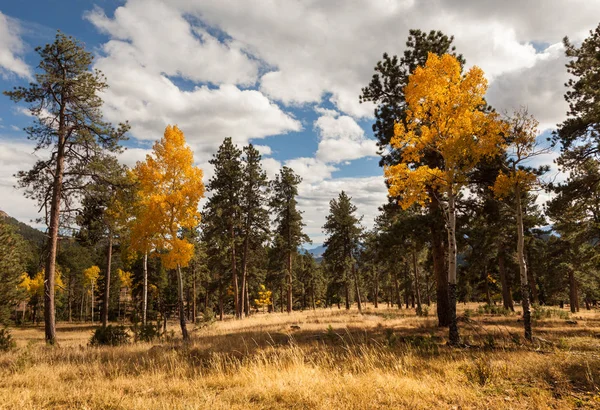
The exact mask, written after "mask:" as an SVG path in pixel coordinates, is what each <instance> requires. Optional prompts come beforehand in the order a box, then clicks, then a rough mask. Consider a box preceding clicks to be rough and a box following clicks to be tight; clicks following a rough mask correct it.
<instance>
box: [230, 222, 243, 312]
mask: <svg viewBox="0 0 600 410" xmlns="http://www.w3.org/2000/svg"><path fill="white" fill-rule="evenodd" d="M229 232H230V234H231V273H232V276H231V281H232V286H233V305H234V310H235V317H236V318H238V319H240V318H241V317H242V310H241V308H240V300H239V298H240V290H239V288H238V278H237V266H236V260H235V259H236V258H235V232H234V230H233V225H231V226H230V227H229Z"/></svg>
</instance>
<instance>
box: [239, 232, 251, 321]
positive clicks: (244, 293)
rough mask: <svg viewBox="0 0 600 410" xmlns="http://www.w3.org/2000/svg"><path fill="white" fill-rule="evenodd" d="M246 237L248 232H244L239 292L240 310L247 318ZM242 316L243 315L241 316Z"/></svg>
mask: <svg viewBox="0 0 600 410" xmlns="http://www.w3.org/2000/svg"><path fill="white" fill-rule="evenodd" d="M248 235H249V232H246V237H245V238H244V254H243V255H242V292H241V295H240V296H241V302H242V309H243V311H244V314H245V316H248V310H247V309H246V302H248V300H247V290H248V289H246V288H247V286H248V283H247V282H248ZM241 316H243V315H241Z"/></svg>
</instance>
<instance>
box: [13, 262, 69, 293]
mask: <svg viewBox="0 0 600 410" xmlns="http://www.w3.org/2000/svg"><path fill="white" fill-rule="evenodd" d="M44 275H45V270H44V269H42V270H41V271H39V272H38V273H36V275H35V276H34V277H33V278H30V277H29V275H28V274H27V273H23V274H22V275H21V282H20V283H19V288H20V289H23V290H24V291H25V292H27V294H28V295H29V296H30V297H33V296H39V297H42V296H43V295H44ZM54 284H55V286H56V287H57V288H58V290H59V291H62V290H64V288H65V284H64V283H63V280H62V274H61V272H60V269H56V275H55V276H54Z"/></svg>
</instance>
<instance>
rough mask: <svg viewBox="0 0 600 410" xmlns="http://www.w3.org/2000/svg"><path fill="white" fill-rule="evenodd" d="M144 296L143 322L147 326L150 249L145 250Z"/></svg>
mask: <svg viewBox="0 0 600 410" xmlns="http://www.w3.org/2000/svg"><path fill="white" fill-rule="evenodd" d="M142 298H143V299H142V324H143V325H144V326H146V323H147V320H148V319H147V318H148V251H146V252H144V284H143V289H142Z"/></svg>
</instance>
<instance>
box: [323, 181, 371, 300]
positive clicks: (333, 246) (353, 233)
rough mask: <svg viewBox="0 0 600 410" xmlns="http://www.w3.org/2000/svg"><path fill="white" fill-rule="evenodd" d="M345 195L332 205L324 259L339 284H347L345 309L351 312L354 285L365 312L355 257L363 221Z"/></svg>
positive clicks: (327, 223) (327, 226) (345, 288)
mask: <svg viewBox="0 0 600 410" xmlns="http://www.w3.org/2000/svg"><path fill="white" fill-rule="evenodd" d="M351 199H352V198H350V197H349V196H348V195H346V193H345V192H344V191H342V192H341V193H340V195H339V196H338V198H337V199H332V200H331V201H329V214H328V215H327V220H326V222H325V225H323V230H324V231H325V232H326V233H327V234H328V235H329V236H328V238H327V239H326V240H325V243H324V245H325V248H326V249H325V253H324V254H323V258H324V259H325V260H327V263H329V264H331V265H332V266H333V268H334V270H335V273H336V274H337V276H338V277H339V280H340V282H342V283H343V284H344V292H345V299H346V309H350V291H349V288H350V283H351V281H354V289H355V297H356V302H357V303H358V310H359V311H362V304H361V297H360V284H359V279H358V273H357V269H356V255H357V253H358V246H359V243H360V239H361V236H362V232H363V228H362V226H361V225H360V222H361V220H362V217H357V216H356V210H357V208H356V206H355V205H354V204H353V203H352V202H351Z"/></svg>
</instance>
